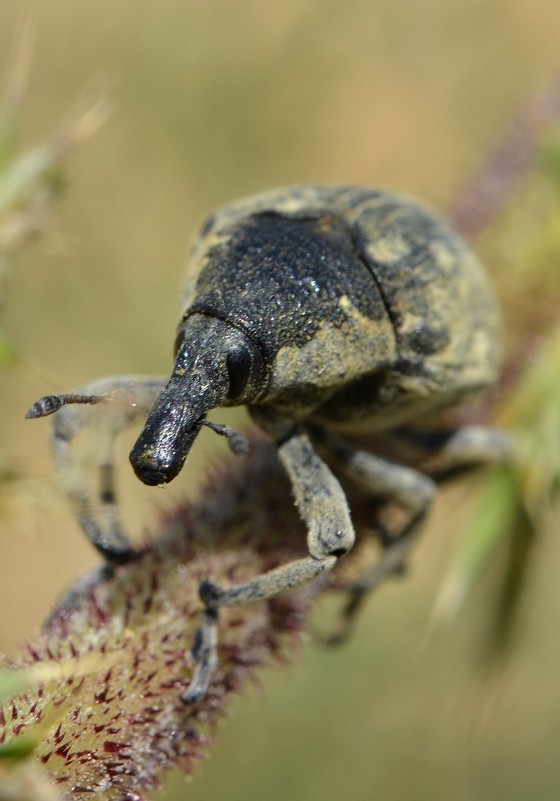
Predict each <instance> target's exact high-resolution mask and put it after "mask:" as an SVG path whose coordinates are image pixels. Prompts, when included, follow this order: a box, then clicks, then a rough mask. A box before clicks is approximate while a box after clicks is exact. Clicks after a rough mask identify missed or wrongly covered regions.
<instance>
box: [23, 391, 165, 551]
mask: <svg viewBox="0 0 560 801" xmlns="http://www.w3.org/2000/svg"><path fill="white" fill-rule="evenodd" d="M164 384H165V382H164V381H163V379H161V380H160V379H155V378H137V377H132V376H119V377H110V378H103V379H100V380H98V381H94V382H92V383H91V384H87V385H85V386H84V387H82V388H81V389H80V390H79V392H77V393H71V394H66V395H49V396H46V397H44V398H41V399H40V400H38V401H37V402H36V403H35V404H34V405H33V406H32V407H31V409H30V410H29V412H28V414H27V416H28V417H45V416H47V415H50V414H53V415H54V419H53V426H52V432H51V445H52V450H53V455H54V460H55V464H56V467H57V472H58V475H59V479H60V482H61V484H62V487H63V489H64V492H65V494H66V496H67V498H68V500H69V501H70V505H71V508H72V511H73V513H74V516H75V518H76V520H77V521H78V523H79V525H80V526H81V528H82V529H83V531H84V532H85V533H86V535H87V537H88V539H89V540H90V542H91V543H92V545H94V546H95V548H97V550H98V551H99V553H101V555H102V556H103V557H104V558H105V559H106V560H107V561H108V562H109V563H112V564H120V563H123V562H126V561H129V560H130V559H131V558H133V557H134V555H135V551H134V549H133V547H132V545H131V543H130V542H129V540H128V538H127V536H126V535H125V533H124V532H123V530H122V528H121V525H120V520H119V513H118V505H117V500H116V493H115V479H114V462H115V452H114V451H115V440H116V437H117V435H118V434H119V433H120V432H121V431H122V430H123V429H125V428H127V427H128V426H130V425H132V424H133V423H135V422H136V421H138V420H142V419H143V418H144V417H145V416H146V413H147V411H148V409H149V408H150V406H151V405H152V404H153V402H154V400H155V398H156V396H157V395H158V394H159V392H161V390H162V388H163V386H164ZM88 429H89V430H91V431H92V432H93V433H94V434H95V454H94V463H95V467H96V468H97V470H98V478H99V490H98V503H97V504H96V503H94V501H93V497H92V493H91V491H90V471H89V469H88V468H87V467H85V466H84V464H83V463H82V460H80V459H79V458H77V456H76V455H75V453H74V450H73V448H72V444H73V440H74V438H75V437H76V436H77V435H78V434H79V433H80V432H81V431H83V430H88Z"/></svg>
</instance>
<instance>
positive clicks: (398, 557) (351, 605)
mask: <svg viewBox="0 0 560 801" xmlns="http://www.w3.org/2000/svg"><path fill="white" fill-rule="evenodd" d="M395 433H396V435H397V437H398V438H399V439H401V438H402V439H404V440H406V442H407V443H408V444H412V445H414V446H416V447H417V448H419V449H421V451H422V453H423V454H424V455H425V456H427V459H428V460H427V462H423V464H422V469H423V470H426V472H427V473H428V475H423V474H422V473H420V472H418V471H416V470H413V469H412V468H410V467H405V466H402V465H398V464H394V463H393V462H390V461H386V460H384V459H380V458H379V457H377V456H374V455H373V454H371V453H368V452H364V451H358V450H354V449H352V448H351V447H349V446H347V445H346V444H345V443H343V442H341V441H340V440H338V438H336V437H334V436H332V435H331V434H328V433H327V432H325V431H323V430H318V431H314V434H315V436H316V438H317V439H318V440H319V441H320V442H321V444H322V445H323V447H324V448H325V450H326V451H327V452H328V453H329V454H330V455H331V457H332V458H333V459H334V462H335V464H336V465H337V466H338V467H339V469H340V470H341V472H343V473H345V474H346V475H347V476H348V477H349V478H350V479H351V480H353V481H354V482H355V483H356V484H357V485H358V486H361V487H362V488H363V489H365V490H366V491H367V492H371V493H372V494H374V495H377V496H380V497H382V498H387V499H389V500H391V501H393V502H395V503H397V504H399V505H400V506H402V507H404V508H405V509H406V510H407V511H408V512H409V513H410V518H409V520H408V521H407V523H406V524H405V525H404V527H403V528H402V529H401V530H400V531H399V532H398V534H397V535H396V536H395V535H393V536H392V537H390V538H384V539H383V546H384V548H385V553H384V554H383V556H382V558H381V559H380V561H379V562H378V563H377V564H376V565H375V566H374V567H373V569H372V570H371V571H368V572H367V573H366V574H365V575H364V576H362V577H361V578H359V579H358V580H357V581H356V582H354V584H352V585H351V586H350V587H348V588H345V589H346V591H347V592H348V598H347V601H346V603H345V605H344V607H343V610H342V614H341V620H340V624H339V628H338V630H337V631H336V632H334V633H333V634H332V635H331V636H330V637H328V638H327V642H328V644H338V643H340V642H342V641H344V640H345V639H346V638H347V636H348V635H349V634H350V632H351V629H352V625H353V623H354V620H355V617H356V615H357V613H358V611H359V609H360V608H361V606H362V604H363V601H364V600H365V598H366V596H367V594H368V593H369V592H371V591H372V590H373V589H375V588H376V587H377V586H378V585H379V584H380V583H381V582H382V581H383V580H384V579H385V578H386V577H387V576H388V575H389V574H390V573H394V572H398V570H399V569H401V568H402V567H403V565H404V560H405V558H406V556H407V553H408V551H409V550H410V547H411V546H412V545H413V543H414V541H415V539H416V536H417V534H418V533H419V530H420V528H421V524H422V522H423V520H424V518H425V517H426V514H427V512H428V508H429V505H430V502H431V499H432V497H433V495H434V493H435V489H436V484H440V483H443V482H444V481H447V480H449V479H451V478H455V476H457V475H460V474H462V473H464V472H467V471H468V470H472V469H474V468H476V467H480V466H481V465H483V464H496V463H501V462H504V461H507V460H508V459H509V458H511V455H512V451H513V444H512V440H511V438H510V437H509V436H508V435H507V434H506V433H504V432H502V431H499V430H497V429H492V428H484V427H482V426H464V427H462V428H458V429H445V430H444V429H441V430H432V431H430V430H425V429H413V428H410V429H409V428H407V429H401V430H399V431H398V432H395Z"/></svg>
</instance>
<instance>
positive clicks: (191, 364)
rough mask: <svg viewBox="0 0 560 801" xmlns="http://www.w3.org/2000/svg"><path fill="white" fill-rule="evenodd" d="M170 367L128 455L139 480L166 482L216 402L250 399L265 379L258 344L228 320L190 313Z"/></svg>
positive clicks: (225, 403) (231, 403)
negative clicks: (163, 386)
mask: <svg viewBox="0 0 560 801" xmlns="http://www.w3.org/2000/svg"><path fill="white" fill-rule="evenodd" d="M175 351H176V357H175V367H174V369H173V372H172V374H171V377H170V378H169V381H168V382H167V385H166V386H165V388H164V389H163V390H162V392H161V393H160V395H159V397H158V398H157V399H156V401H155V403H154V405H153V406H152V408H151V410H150V412H149V414H148V417H147V419H146V424H145V425H144V429H143V430H142V433H141V434H140V436H139V438H138V440H137V441H136V444H135V445H134V447H133V448H132V451H131V453H130V461H131V464H132V467H133V468H134V472H135V473H136V475H137V476H138V478H139V479H140V480H141V481H143V482H144V484H149V485H157V484H167V483H169V482H170V481H172V480H173V479H174V478H175V476H176V475H177V474H178V473H179V471H180V470H181V468H182V467H183V464H184V462H185V459H186V457H187V455H188V453H189V451H190V449H191V446H192V444H193V442H194V440H195V438H196V435H197V434H198V432H199V431H200V429H201V427H202V425H204V422H205V416H206V413H207V412H209V411H210V410H211V409H214V408H215V407H216V406H238V405H241V404H245V403H249V402H250V401H252V400H253V399H254V398H255V397H256V396H257V395H258V394H259V393H260V392H261V390H262V388H263V384H264V380H265V369H264V359H263V355H262V353H261V350H260V348H259V347H258V345H256V344H255V343H254V342H253V341H252V340H250V339H249V337H247V336H246V335H245V334H244V333H243V332H241V331H239V330H238V329H237V328H234V327H233V326H232V325H230V324H229V323H226V322H224V321H223V320H219V319H217V318H215V317H210V316H207V315H205V314H191V315H190V316H188V317H187V318H186V319H185V320H184V321H183V323H182V325H181V326H180V328H179V333H178V336H177V340H176V345H175Z"/></svg>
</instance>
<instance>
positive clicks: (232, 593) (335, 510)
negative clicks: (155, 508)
mask: <svg viewBox="0 0 560 801" xmlns="http://www.w3.org/2000/svg"><path fill="white" fill-rule="evenodd" d="M275 433H276V432H275ZM278 454H279V456H280V460H281V462H282V464H283V465H284V467H285V469H286V472H287V473H288V476H289V478H290V480H291V482H292V486H293V490H294V495H295V501H296V505H297V507H298V510H299V513H300V515H301V517H302V519H303V521H304V523H305V524H306V526H307V531H308V534H307V547H308V550H309V556H308V557H306V558H304V559H298V560H297V561H294V562H289V563H288V564H286V565H282V566H281V567H277V568H276V569H275V570H271V571H269V572H268V573H264V574H263V575H261V576H257V578H255V579H253V580H252V581H249V582H247V583H245V584H238V585H237V586H233V587H225V588H222V587H217V586H216V585H215V584H212V583H211V582H210V581H205V582H203V583H202V584H201V587H200V598H201V600H202V602H203V603H204V611H203V618H202V625H201V627H200V629H199V630H198V632H197V635H196V639H195V644H194V647H193V649H192V657H193V660H194V663H195V671H194V675H193V678H192V680H191V684H190V687H189V689H188V691H187V693H186V694H185V695H184V697H183V698H184V701H185V702H186V703H194V702H195V701H198V700H200V699H201V698H203V697H204V695H205V694H206V692H207V690H208V685H209V683H210V680H211V677H212V673H213V671H214V669H215V667H216V664H217V643H218V636H217V626H218V609H219V607H220V606H237V605H242V604H250V603H254V602H255V601H261V600H264V599H266V598H271V597H273V596H275V595H278V593H280V592H283V591H284V590H287V589H290V588H291V587H297V586H299V585H301V584H304V583H306V582H308V581H311V579H314V578H316V577H317V576H319V575H321V573H324V572H325V571H328V570H332V568H333V567H334V566H335V564H336V563H337V561H338V559H339V557H341V556H343V554H345V553H346V552H347V551H349V550H350V548H351V547H352V545H353V544H354V529H353V526H352V522H351V520H350V512H349V510H348V505H347V503H346V497H345V495H344V493H343V491H342V488H341V486H340V484H339V483H338V481H337V479H336V478H335V477H334V475H333V474H332V472H331V471H330V469H329V468H328V467H327V465H326V464H325V462H324V461H323V460H322V459H321V458H320V457H319V455H318V454H317V452H316V451H315V448H314V447H313V445H312V443H311V440H310V439H309V437H308V435H307V434H306V433H305V431H303V430H302V429H301V428H299V427H297V426H295V427H294V426H293V424H292V427H291V429H290V430H289V431H287V433H286V434H285V435H284V436H283V437H282V439H281V440H280V441H279V443H278Z"/></svg>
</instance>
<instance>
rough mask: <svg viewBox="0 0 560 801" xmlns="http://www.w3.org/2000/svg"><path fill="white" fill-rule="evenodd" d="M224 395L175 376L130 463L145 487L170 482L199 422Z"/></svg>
mask: <svg viewBox="0 0 560 801" xmlns="http://www.w3.org/2000/svg"><path fill="white" fill-rule="evenodd" d="M223 395H224V391H223V390H222V389H221V388H220V387H214V386H212V385H211V384H209V383H208V381H205V382H201V381H196V380H193V379H192V378H191V377H187V376H184V375H182V376H181V375H177V374H176V373H174V374H173V375H172V376H171V378H170V380H169V383H168V384H167V386H166V387H165V389H164V390H163V391H162V392H161V394H160V396H159V398H158V399H157V400H156V402H155V404H154V405H153V407H152V409H151V411H150V413H149V414H148V417H147V419H146V424H145V426H144V429H143V431H142V433H141V434H140V436H139V437H138V439H137V441H136V443H135V445H134V447H133V448H132V451H131V452H130V462H131V464H132V467H133V469H134V472H135V473H136V475H137V476H138V478H139V479H140V481H142V482H143V483H144V484H148V485H150V486H157V485H159V484H168V483H169V482H170V481H172V480H173V479H174V478H175V477H176V476H177V474H178V473H179V472H180V470H181V468H182V467H183V465H184V463H185V459H186V458H187V455H188V453H189V451H190V449H191V447H192V444H193V442H194V440H195V439H196V435H197V434H198V432H199V431H200V427H201V425H202V421H203V420H204V417H205V415H206V413H207V412H208V411H210V409H213V408H214V407H215V406H217V405H219V404H220V403H221V402H222V400H223Z"/></svg>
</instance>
